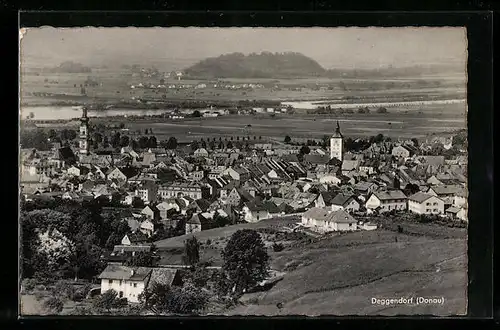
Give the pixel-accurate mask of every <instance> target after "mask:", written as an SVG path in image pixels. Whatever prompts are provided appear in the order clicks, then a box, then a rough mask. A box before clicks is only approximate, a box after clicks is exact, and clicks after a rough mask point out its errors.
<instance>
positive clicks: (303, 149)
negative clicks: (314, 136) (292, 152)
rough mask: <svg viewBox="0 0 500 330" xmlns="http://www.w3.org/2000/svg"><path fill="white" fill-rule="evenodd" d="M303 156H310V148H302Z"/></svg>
mask: <svg viewBox="0 0 500 330" xmlns="http://www.w3.org/2000/svg"><path fill="white" fill-rule="evenodd" d="M299 152H300V153H301V154H302V155H308V154H309V153H310V152H311V149H309V147H308V146H302V147H301V148H300V151H299Z"/></svg>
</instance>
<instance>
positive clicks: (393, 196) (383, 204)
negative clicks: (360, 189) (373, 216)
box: [365, 190, 408, 212]
mask: <svg viewBox="0 0 500 330" xmlns="http://www.w3.org/2000/svg"><path fill="white" fill-rule="evenodd" d="M407 200H408V198H407V197H406V195H405V194H404V193H403V192H402V191H401V190H387V191H379V192H374V193H372V194H371V195H370V197H369V198H368V200H367V201H366V205H365V206H366V208H367V209H372V210H373V209H378V208H380V210H381V211H382V212H387V211H392V210H406V201H407Z"/></svg>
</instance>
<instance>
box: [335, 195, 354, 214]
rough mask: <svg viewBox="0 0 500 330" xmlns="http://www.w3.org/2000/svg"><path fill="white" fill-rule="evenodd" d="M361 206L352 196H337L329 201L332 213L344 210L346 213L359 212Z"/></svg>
mask: <svg viewBox="0 0 500 330" xmlns="http://www.w3.org/2000/svg"><path fill="white" fill-rule="evenodd" d="M360 207H361V204H360V203H359V201H358V200H357V199H356V198H355V197H354V196H353V195H346V194H343V193H340V194H337V195H336V196H335V198H333V200H332V201H331V209H332V211H338V210H345V211H346V212H356V211H359V208H360Z"/></svg>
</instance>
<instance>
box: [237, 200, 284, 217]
mask: <svg viewBox="0 0 500 330" xmlns="http://www.w3.org/2000/svg"><path fill="white" fill-rule="evenodd" d="M243 213H244V219H245V221H247V222H259V221H261V220H265V219H269V218H272V217H275V216H277V215H279V214H280V213H281V211H280V209H279V208H278V207H277V206H276V204H274V203H273V202H271V201H251V202H247V203H245V205H244V206H243Z"/></svg>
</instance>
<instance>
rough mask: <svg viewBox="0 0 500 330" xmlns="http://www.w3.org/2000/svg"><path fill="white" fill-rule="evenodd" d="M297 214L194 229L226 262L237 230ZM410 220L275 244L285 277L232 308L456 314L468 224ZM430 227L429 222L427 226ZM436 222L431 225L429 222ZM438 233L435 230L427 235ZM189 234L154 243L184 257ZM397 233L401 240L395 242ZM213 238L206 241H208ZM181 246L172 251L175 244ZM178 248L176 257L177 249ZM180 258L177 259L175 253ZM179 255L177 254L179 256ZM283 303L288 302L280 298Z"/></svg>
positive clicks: (275, 259) (275, 264)
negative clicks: (376, 301)
mask: <svg viewBox="0 0 500 330" xmlns="http://www.w3.org/2000/svg"><path fill="white" fill-rule="evenodd" d="M296 221H297V220H285V221H283V220H278V221H276V220H274V221H273V220H267V221H262V222H259V223H255V224H242V225H237V226H230V227H225V228H217V229H212V230H207V231H203V232H200V233H196V234H194V236H196V237H197V238H198V240H199V241H200V242H201V243H202V248H201V258H202V259H203V260H212V261H214V264H216V265H220V264H221V256H220V252H221V250H222V248H223V247H224V246H225V243H226V242H227V239H228V238H229V236H230V235H231V234H232V233H234V232H235V231H236V230H238V229H243V228H251V229H256V230H259V229H261V228H273V229H279V228H280V226H282V225H286V224H290V223H294V222H296ZM438 227H439V226H433V225H430V224H419V223H412V224H409V223H408V224H407V223H405V224H404V228H405V233H404V234H399V233H397V232H396V231H392V230H384V229H378V230H375V231H358V232H353V233H333V234H330V235H328V236H324V237H322V238H319V239H309V238H305V239H299V240H297V241H292V242H290V243H291V244H288V247H287V248H285V250H283V251H281V252H274V251H273V249H272V248H271V247H270V242H269V241H268V240H267V239H268V235H267V234H264V235H263V237H264V240H265V243H266V245H267V246H269V249H268V252H269V255H270V257H271V268H272V269H274V270H278V271H282V272H285V277H284V279H283V280H282V281H280V282H278V283H277V284H276V285H275V286H274V287H273V288H271V289H270V290H269V291H267V292H258V293H251V294H246V295H244V297H243V298H242V301H243V305H240V306H237V307H236V308H234V309H231V310H229V311H224V312H223V313H224V314H227V315H290V314H292V315H320V314H335V315H397V314H433V315H451V314H463V313H465V312H466V302H467V298H466V289H467V257H466V254H467V235H466V229H462V228H448V227H444V226H441V227H439V228H438ZM426 228H427V229H426ZM429 228H430V229H429ZM431 231H432V232H433V233H434V235H432V236H430V235H426V233H430V232H431ZM191 236H193V234H191V235H185V236H180V237H175V238H171V239H167V240H163V241H159V242H156V244H157V246H158V247H159V248H160V250H163V253H165V254H166V255H167V256H169V257H167V259H168V258H170V259H169V261H170V262H169V263H180V262H181V259H180V255H181V254H182V247H183V244H184V240H185V239H186V238H188V237H191ZM396 238H397V242H396ZM208 239H210V240H211V244H210V246H208V247H207V245H206V242H207V240H208ZM173 250H175V251H177V252H176V253H171V251H173ZM175 255H177V257H176V256H175ZM176 258H177V259H176ZM175 259H176V260H175ZM418 296H422V297H444V298H445V303H444V304H443V305H411V306H408V305H394V306H389V307H388V306H378V305H372V304H371V298H372V297H373V298H399V297H415V299H416V297H418ZM278 303H281V304H283V308H282V309H278V308H277V307H276V305H277V304H278Z"/></svg>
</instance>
